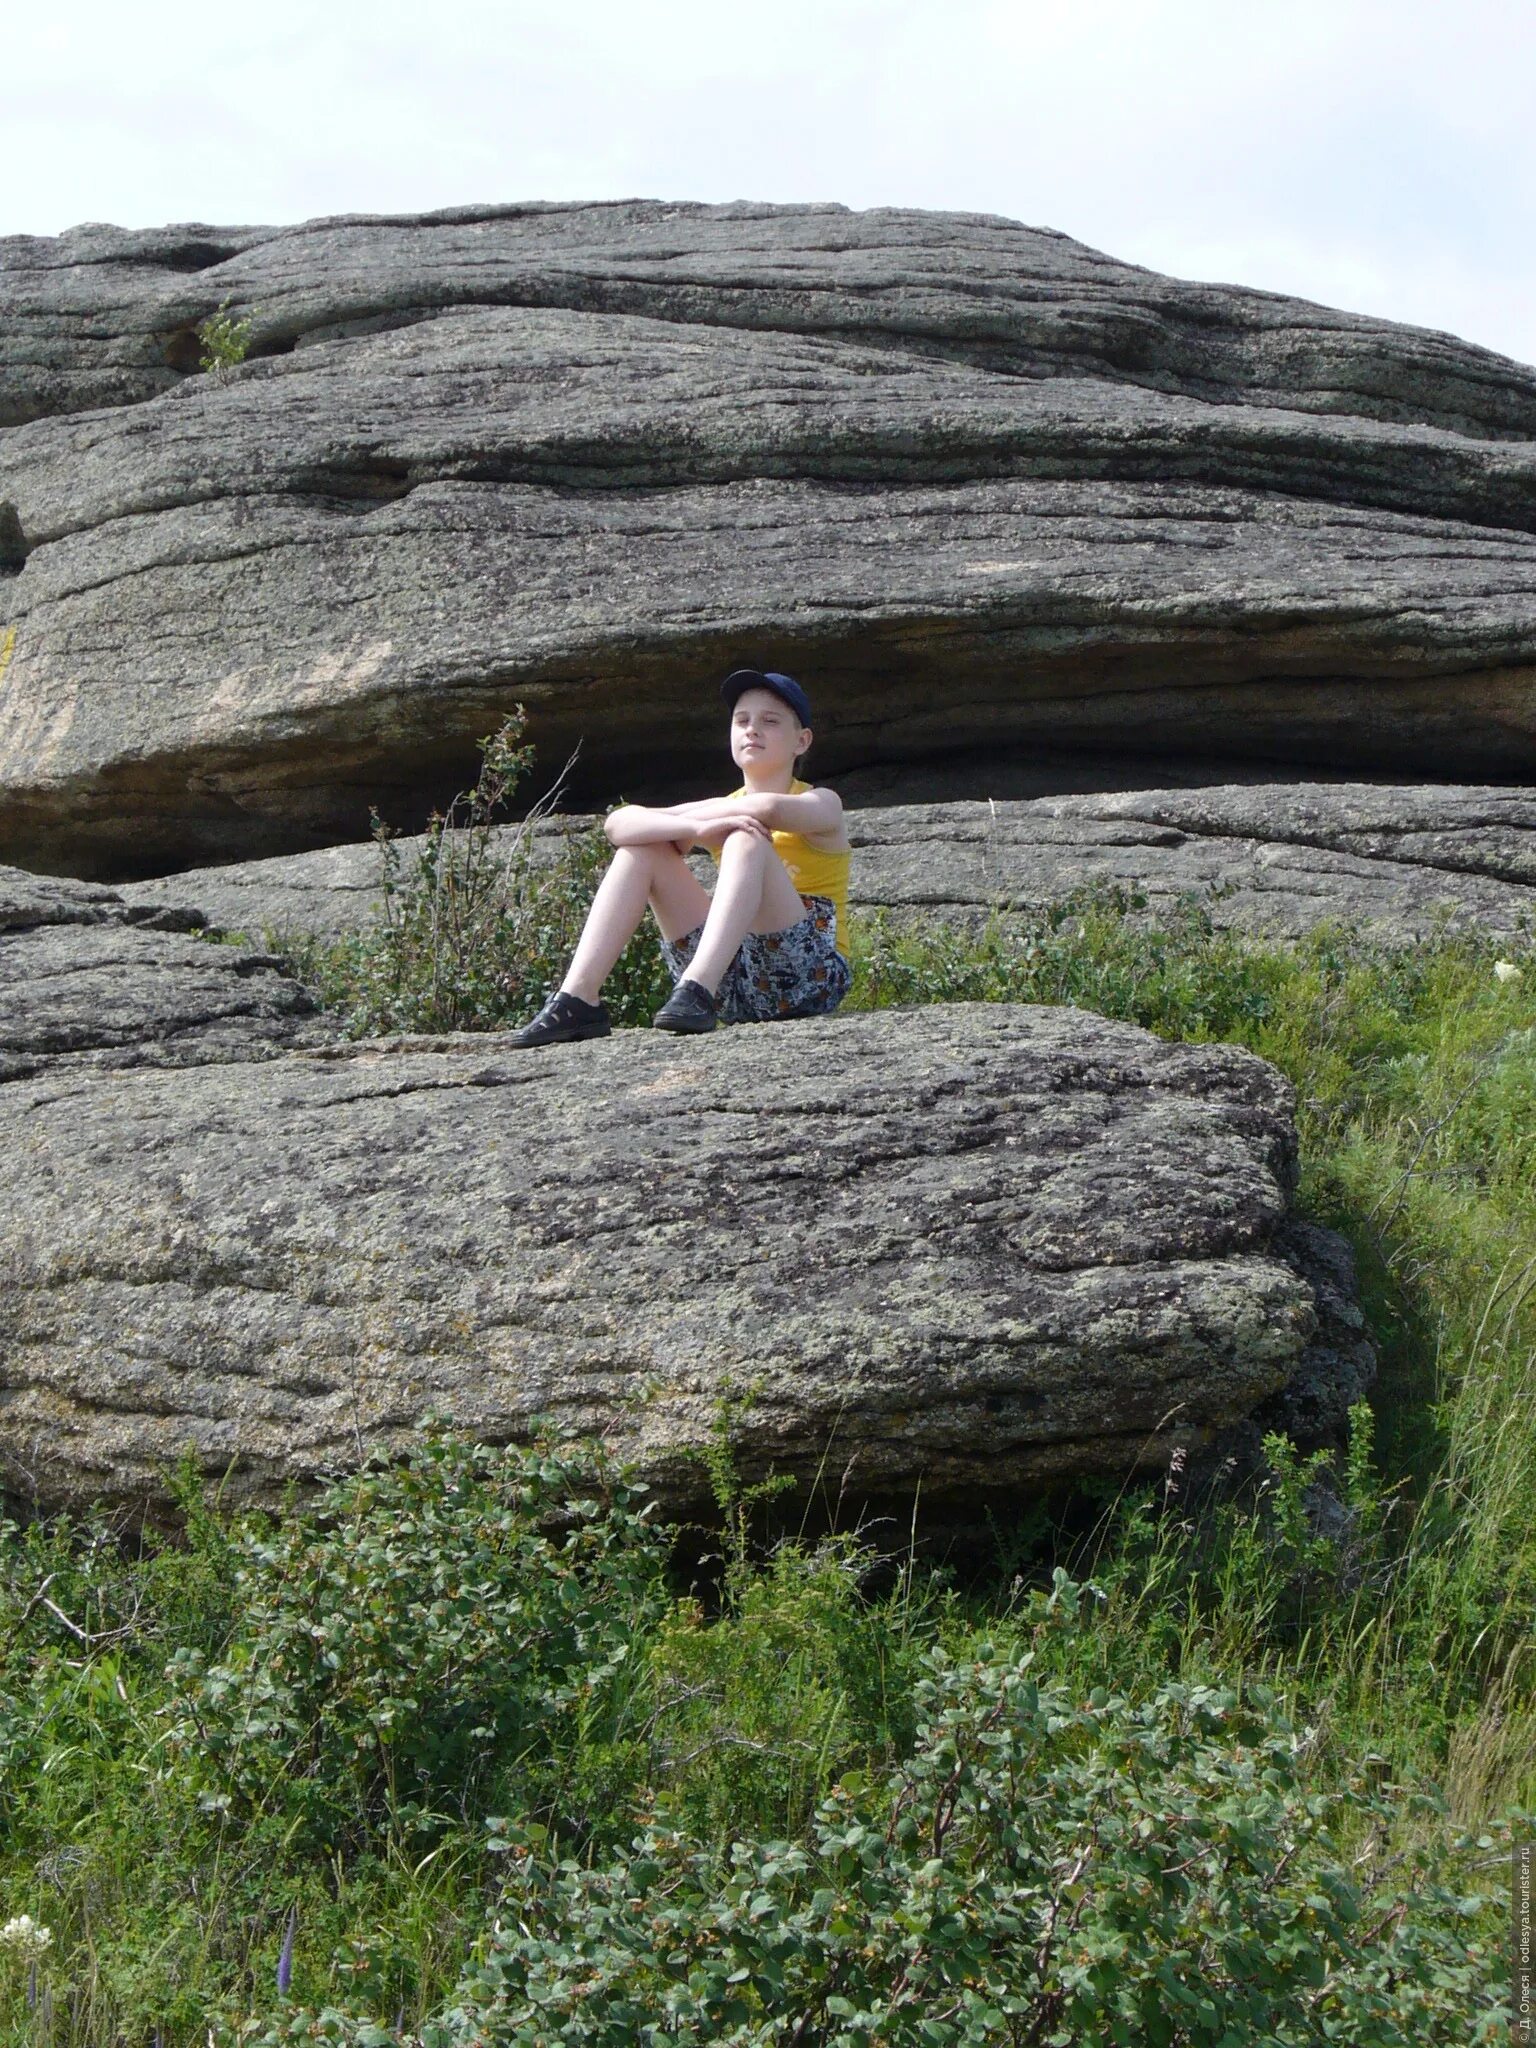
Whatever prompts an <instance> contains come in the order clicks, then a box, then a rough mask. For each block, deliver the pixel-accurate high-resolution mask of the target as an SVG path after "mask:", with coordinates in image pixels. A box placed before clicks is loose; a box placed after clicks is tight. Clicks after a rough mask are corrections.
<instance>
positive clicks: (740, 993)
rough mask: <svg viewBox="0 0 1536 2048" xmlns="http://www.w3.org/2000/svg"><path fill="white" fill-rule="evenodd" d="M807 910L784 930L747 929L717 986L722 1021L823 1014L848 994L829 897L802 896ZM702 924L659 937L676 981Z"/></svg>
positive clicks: (848, 972)
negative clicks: (681, 933) (674, 935)
mask: <svg viewBox="0 0 1536 2048" xmlns="http://www.w3.org/2000/svg"><path fill="white" fill-rule="evenodd" d="M800 901H801V902H802V903H803V904H804V905H805V910H806V914H805V916H804V917H802V918H801V920H800V922H799V923H798V924H792V925H790V926H789V927H788V929H787V930H785V931H782V932H748V933H747V935H746V937H745V938H744V939H743V940H742V942H741V944H740V945H739V946H738V947H737V949H736V957H735V959H734V960H733V961H732V962H731V964H730V966H729V967H727V968H726V970H725V975H724V978H723V979H722V981H721V983H720V986H719V988H718V989H717V990H716V992H715V994H716V999H717V1001H718V1002H719V1005H720V1021H721V1022H722V1023H723V1024H768V1023H772V1022H774V1021H776V1020H777V1019H779V1018H781V1017H824V1016H827V1015H828V1014H830V1012H831V1011H833V1010H835V1009H836V1008H837V1006H838V1004H839V1003H840V1002H841V1001H842V1000H843V997H844V996H845V995H847V993H848V988H849V984H850V983H851V982H852V980H853V970H852V968H851V967H850V966H849V965H848V962H847V961H846V960H845V959H844V957H843V955H842V954H841V953H839V952H838V950H837V907H836V905H835V904H834V903H833V901H832V899H831V897H830V896H802V897H801V898H800ZM703 933H704V927H703V925H702V924H696V925H695V926H694V928H693V930H692V931H691V932H688V933H687V934H685V936H684V937H682V938H680V939H663V940H662V942H661V952H662V958H663V959H664V960H665V961H666V963H667V966H668V967H669V968H670V969H671V970H672V979H673V981H674V983H675V982H677V981H680V980H681V978H682V974H683V969H684V968H685V967H686V966H687V965H688V963H689V961H690V960H691V959H692V958H693V956H694V953H695V952H696V951H697V950H698V944H699V940H700V939H701V938H702V937H703Z"/></svg>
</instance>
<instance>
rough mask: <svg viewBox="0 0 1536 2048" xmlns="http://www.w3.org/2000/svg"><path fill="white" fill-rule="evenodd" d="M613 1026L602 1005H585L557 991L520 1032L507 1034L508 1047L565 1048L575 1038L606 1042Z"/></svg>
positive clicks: (576, 997) (577, 998) (561, 991)
mask: <svg viewBox="0 0 1536 2048" xmlns="http://www.w3.org/2000/svg"><path fill="white" fill-rule="evenodd" d="M612 1030H613V1026H612V1025H611V1024H610V1023H609V1021H608V1012H607V1010H606V1009H605V1008H604V1007H603V1005H602V1004H601V1003H584V1002H583V1001H582V999H581V997H580V996H572V995H567V994H566V992H565V990H564V989H563V988H557V989H556V990H555V993H554V994H553V995H552V996H551V997H550V999H549V1001H548V1002H547V1003H546V1004H545V1005H544V1007H543V1009H542V1010H540V1012H539V1014H538V1015H537V1017H534V1018H532V1019H530V1021H529V1022H528V1023H526V1024H525V1025H524V1026H523V1027H522V1029H521V1030H520V1031H509V1032H508V1033H507V1043H508V1045H565V1044H567V1043H569V1042H570V1041H571V1040H572V1039H577V1038H607V1037H608V1035H609V1034H610V1032H611V1031H612Z"/></svg>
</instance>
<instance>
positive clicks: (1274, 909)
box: [120, 783, 1536, 944]
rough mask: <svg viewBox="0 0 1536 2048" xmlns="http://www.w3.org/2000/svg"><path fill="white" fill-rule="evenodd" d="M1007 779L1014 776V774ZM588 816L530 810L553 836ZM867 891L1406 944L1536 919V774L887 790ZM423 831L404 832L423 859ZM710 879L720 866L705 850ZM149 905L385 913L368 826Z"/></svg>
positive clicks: (916, 906) (141, 903) (246, 912)
mask: <svg viewBox="0 0 1536 2048" xmlns="http://www.w3.org/2000/svg"><path fill="white" fill-rule="evenodd" d="M1004 786H1006V784H1004ZM590 822H591V821H590V820H588V819H585V818H579V817H571V818H551V819H548V820H546V821H544V822H543V823H542V824H540V825H538V826H536V827H534V833H535V844H536V846H538V847H539V848H541V849H542V850H544V851H545V852H546V853H548V854H553V853H554V851H555V850H556V848H557V847H558V846H559V844H560V842H561V841H562V839H564V838H565V837H566V835H568V834H570V833H573V832H579V831H581V830H583V829H584V828H585V827H586V826H587V825H588V824H589V823H590ZM848 830H849V837H850V838H851V839H852V841H853V846H854V859H853V867H852V899H851V900H852V908H853V910H854V912H855V914H863V915H867V914H868V913H870V912H872V911H876V910H885V911H888V912H889V913H891V915H892V916H893V917H900V918H908V917H916V916H921V917H929V918H934V919H938V920H942V921H943V922H945V923H949V924H963V925H970V926H975V925H976V924H977V923H979V922H980V921H981V920H982V919H984V918H985V917H986V916H987V915H988V914H989V913H990V912H991V911H993V910H995V909H1001V910H1004V911H1007V910H1015V909H1018V908H1020V907H1022V906H1032V905H1038V904H1043V903H1051V902H1059V901H1060V900H1061V898H1062V897H1064V896H1066V895H1067V894H1069V893H1070V892H1071V891H1073V890H1075V889H1079V888H1083V887H1086V886H1089V885H1092V884H1094V883H1118V884H1121V885H1122V886H1124V887H1125V888H1127V889H1132V890H1136V891H1139V892H1140V893H1141V894H1142V895H1144V896H1145V897H1146V899H1147V902H1146V909H1145V912H1144V915H1145V916H1147V917H1157V916H1159V915H1161V914H1163V913H1165V912H1166V911H1167V910H1168V909H1169V908H1170V906H1171V905H1172V904H1173V903H1174V902H1175V901H1176V899H1177V898H1179V897H1180V896H1183V895H1190V894H1192V895H1193V897H1194V898H1195V900H1196V901H1197V902H1198V904H1199V905H1200V907H1201V908H1202V909H1203V910H1205V912H1206V913H1207V914H1208V915H1209V916H1210V918H1211V920H1212V922H1213V923H1214V924H1216V925H1218V926H1220V927H1222V928H1224V929H1234V930H1242V931H1251V932H1255V933H1262V934H1264V935H1266V936H1268V937H1272V938H1279V939H1296V938H1300V937H1301V936H1302V935H1303V934H1304V933H1306V932H1308V931H1311V930H1312V929H1314V928H1315V927H1316V926H1317V925H1318V924H1319V923H1321V922H1322V921H1324V920H1325V919H1336V920H1339V921H1341V922H1342V923H1344V924H1346V925H1348V926H1349V927H1350V928H1351V929H1355V930H1361V931H1369V932H1370V933H1371V934H1372V935H1373V936H1374V937H1376V938H1378V939H1380V940H1382V941H1383V942H1385V943H1389V944H1392V943H1402V942H1405V941H1409V940H1413V939H1419V938H1423V937H1425V936H1426V935H1427V934H1429V933H1431V932H1433V931H1434V930H1435V928H1436V926H1437V925H1439V924H1447V925H1449V926H1450V927H1451V928H1453V929H1471V930H1475V931H1479V932H1483V933H1485V934H1487V935H1488V936H1490V937H1498V938H1508V939H1511V940H1516V939H1519V938H1520V937H1521V936H1522V935H1525V936H1527V937H1528V936H1529V935H1530V934H1531V932H1532V930H1533V927H1536V792H1530V791H1526V790H1520V789H1501V788H1483V789H1476V788H1465V787H1457V786H1454V785H1448V784H1443V785H1438V786H1437V785H1433V784H1429V785H1410V786H1406V787H1394V786H1378V785H1374V784H1369V783H1299V784H1298V783H1276V784H1269V785H1248V786H1243V785H1232V786H1227V787H1217V788H1205V789H1138V790H1131V791H1114V792H1109V793H1101V794H1098V795H1068V796H1054V797H1038V798H1034V799H1009V798H1006V797H1004V798H1001V799H996V798H993V799H976V800H973V801H969V802H952V803H934V804H904V805H889V806H887V805H874V806H871V807H869V808H867V809H863V810H853V811H850V812H849V814H848ZM418 844H419V842H416V841H411V840H403V841H400V842H397V849H398V851H399V853H400V856H401V872H402V873H403V874H406V875H409V873H410V872H411V869H412V857H413V853H414V851H415V849H416V846H417V845H418ZM697 865H698V867H699V869H700V875H701V879H705V880H708V878H709V873H710V864H709V862H708V860H707V858H706V857H704V856H699V857H697ZM120 893H121V896H122V898H123V900H124V901H126V902H129V903H132V904H134V905H135V906H137V907H138V908H140V909H141V910H144V911H146V912H148V911H153V910H157V909H161V908H165V909H170V908H172V907H174V906H175V905H176V904H177V903H180V902H188V901H190V902H194V903H196V904H198V905H199V906H200V908H201V909H202V910H203V911H204V912H205V913H206V915H207V916H208V918H209V919H210V920H211V921H212V922H213V923H214V924H216V925H218V926H219V927H221V928H222V929H224V930H227V931H237V932H249V933H252V934H254V935H256V936H258V937H259V936H261V935H263V934H265V933H267V932H271V933H273V934H274V935H277V936H288V935H300V936H302V935H306V934H308V935H313V936H315V937H319V938H324V939H332V938H336V937H339V936H340V935H341V934H342V933H344V932H349V931H356V930H357V929H359V928H360V927H361V926H363V925H365V924H367V923H368V922H369V920H370V919H371V918H372V917H374V916H375V915H376V914H377V911H378V907H379V902H380V895H381V876H380V859H379V852H378V849H377V847H375V846H373V845H371V844H364V845H351V846H332V847H325V848H323V849H321V850H319V851H317V852H314V853H299V854H290V855H287V856H282V857H279V858H276V859H272V860H256V861H236V862H229V863H226V864H224V865H221V866H218V867H210V868H200V869H195V870H192V871H190V872H187V873H183V874H178V875H168V876H165V877H164V878H163V879H160V880H156V881H145V882H128V883H124V884H123V885H122V888H121V892H120Z"/></svg>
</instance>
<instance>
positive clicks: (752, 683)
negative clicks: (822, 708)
mask: <svg viewBox="0 0 1536 2048" xmlns="http://www.w3.org/2000/svg"><path fill="white" fill-rule="evenodd" d="M745 690H772V692H773V694H774V696H775V697H782V698H783V699H784V702H785V703H786V704H787V705H788V706H789V708H790V710H791V711H793V712H794V714H795V716H796V717H797V718H798V719H799V721H800V723H801V724H802V725H809V724H810V722H811V700H810V699H809V697H807V696H806V694H805V692H804V690H802V689H801V687H800V685H799V684H798V683H797V682H796V681H795V679H794V677H793V676H781V675H780V674H779V673H778V671H777V670H776V669H771V668H738V669H732V671H731V673H730V674H729V675H728V676H727V677H726V679H725V681H724V682H723V683H722V684H721V685H720V694H721V696H722V697H723V698H724V699H725V701H726V703H727V704H730V705H732V706H734V705H735V702H736V699H737V698H738V697H739V696H741V694H742V693H743V691H745Z"/></svg>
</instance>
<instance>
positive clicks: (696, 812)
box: [603, 797, 764, 853]
mask: <svg viewBox="0 0 1536 2048" xmlns="http://www.w3.org/2000/svg"><path fill="white" fill-rule="evenodd" d="M745 803H746V799H745V798H742V799H740V800H738V801H736V802H732V801H731V799H730V798H728V797H712V798H710V800H709V801H708V802H707V803H698V804H674V805H672V806H671V807H670V808H668V809H666V810H660V809H653V808H651V807H649V806H647V805H645V804H621V805H620V807H619V808H618V810H616V811H610V812H609V813H608V816H607V817H606V818H605V819H604V820H603V831H604V832H605V833H606V834H607V838H608V843H609V845H610V846H653V845H656V844H658V843H659V842H661V841H664V840H670V841H671V842H672V844H673V845H674V846H676V847H677V848H678V849H679V850H680V851H681V852H684V853H686V852H687V850H688V848H689V847H690V846H695V845H701V844H704V843H705V842H704V841H703V840H701V838H700V832H701V830H703V831H706V832H709V833H710V838H711V840H715V839H717V838H718V837H723V836H724V834H723V833H721V832H720V831H719V828H720V827H721V826H725V827H726V828H727V830H730V831H737V830H742V829H745V830H748V831H751V830H759V831H760V830H763V829H764V828H763V827H762V826H761V825H760V824H759V823H758V821H757V820H756V819H755V818H754V817H753V816H752V815H751V814H750V813H748V812H746V811H745V810H744V808H743V806H744V805H745ZM711 828H713V829H711Z"/></svg>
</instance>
